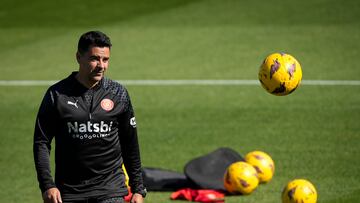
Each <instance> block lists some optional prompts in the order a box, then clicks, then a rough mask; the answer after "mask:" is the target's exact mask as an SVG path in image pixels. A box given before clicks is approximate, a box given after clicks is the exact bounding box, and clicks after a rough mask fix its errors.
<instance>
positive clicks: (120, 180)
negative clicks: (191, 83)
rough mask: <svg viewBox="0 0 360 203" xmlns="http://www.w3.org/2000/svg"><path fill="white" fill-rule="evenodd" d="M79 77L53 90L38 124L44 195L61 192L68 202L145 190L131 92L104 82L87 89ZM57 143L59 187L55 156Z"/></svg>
mask: <svg viewBox="0 0 360 203" xmlns="http://www.w3.org/2000/svg"><path fill="white" fill-rule="evenodd" d="M75 75H76V72H73V73H72V74H71V75H70V76H69V77H67V78H66V79H64V80H62V81H60V82H58V83H56V84H54V85H52V86H51V87H50V88H49V89H48V90H47V92H46V94H45V96H44V99H43V101H42V103H41V106H40V109H39V112H38V115H37V118H36V124H35V133H34V145H33V150H34V160H35V166H36V171H37V177H38V181H39V186H40V189H41V191H42V192H44V191H46V190H47V189H49V188H51V187H57V188H58V189H59V190H60V192H61V195H62V198H63V200H81V199H86V198H89V197H94V196H110V197H111V196H124V195H126V194H127V188H126V186H125V179H124V173H123V171H122V169H121V164H122V163H124V164H125V167H126V169H127V172H128V175H129V178H130V186H131V189H132V192H137V191H142V190H143V189H144V186H143V180H142V174H141V162H140V152H139V145H138V138H137V131H136V122H135V117H134V113H133V108H132V106H131V102H130V98H129V95H128V93H127V90H126V89H125V88H124V87H123V86H122V85H120V84H119V83H117V82H115V81H113V80H110V79H108V78H105V77H104V78H103V79H102V80H101V81H100V82H99V84H98V85H97V86H95V87H94V88H92V89H87V88H85V87H84V86H83V85H82V84H80V83H79V82H78V81H77V80H76V79H75ZM53 137H55V182H54V181H53V178H52V176H51V172H50V161H49V154H50V150H51V141H52V138H53Z"/></svg>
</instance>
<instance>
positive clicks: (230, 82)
mask: <svg viewBox="0 0 360 203" xmlns="http://www.w3.org/2000/svg"><path fill="white" fill-rule="evenodd" d="M117 81H118V82H120V83H121V84H124V85H143V86H151V85H160V86H161V85H163V86H175V85H259V84H260V82H259V81H258V80H117ZM56 82H57V81H56V80H0V86H49V85H52V84H54V83H56ZM301 85H316V86H323V85H331V86H339V85H340V86H341V85H347V86H349V85H350V86H351V85H360V80H303V81H302V82H301Z"/></svg>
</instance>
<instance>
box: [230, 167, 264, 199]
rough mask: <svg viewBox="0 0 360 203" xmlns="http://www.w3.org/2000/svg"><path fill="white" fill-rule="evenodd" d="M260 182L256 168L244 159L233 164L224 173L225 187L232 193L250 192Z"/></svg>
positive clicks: (245, 193)
mask: <svg viewBox="0 0 360 203" xmlns="http://www.w3.org/2000/svg"><path fill="white" fill-rule="evenodd" d="M258 184H259V179H258V177H257V172H256V170H255V168H254V167H253V166H251V165H250V164H248V163H246V162H243V161H239V162H235V163H233V164H231V165H230V166H229V167H228V168H227V170H226V172H225V175H224V186H225V189H226V190H227V191H228V192H229V193H232V194H243V195H247V194H250V193H252V192H253V191H254V190H255V189H256V187H257V186H258Z"/></svg>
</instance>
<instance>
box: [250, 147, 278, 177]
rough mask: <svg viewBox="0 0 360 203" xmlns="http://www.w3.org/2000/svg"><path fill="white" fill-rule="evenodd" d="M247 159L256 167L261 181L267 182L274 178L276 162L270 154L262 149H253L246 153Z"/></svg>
mask: <svg viewBox="0 0 360 203" xmlns="http://www.w3.org/2000/svg"><path fill="white" fill-rule="evenodd" d="M245 161H246V162H247V163H249V164H250V165H252V166H253V167H254V168H255V170H256V171H257V173H258V177H259V181H260V182H261V183H267V182H269V181H270V180H271V179H272V177H273V175H274V172H275V164H274V161H273V160H272V158H271V157H270V156H269V155H268V154H266V153H265V152H262V151H252V152H249V153H248V154H246V156H245Z"/></svg>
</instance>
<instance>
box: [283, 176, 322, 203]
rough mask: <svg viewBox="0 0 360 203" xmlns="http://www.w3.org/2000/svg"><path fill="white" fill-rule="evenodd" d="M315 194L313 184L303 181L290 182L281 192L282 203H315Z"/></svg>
mask: <svg viewBox="0 0 360 203" xmlns="http://www.w3.org/2000/svg"><path fill="white" fill-rule="evenodd" d="M316 201H317V192H316V189H315V187H314V185H313V184H311V183H310V182H309V181H307V180H305V179H295V180H292V181H290V182H289V183H288V184H287V185H286V186H285V188H284V190H283V192H282V202H283V203H298V202H302V203H316Z"/></svg>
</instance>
